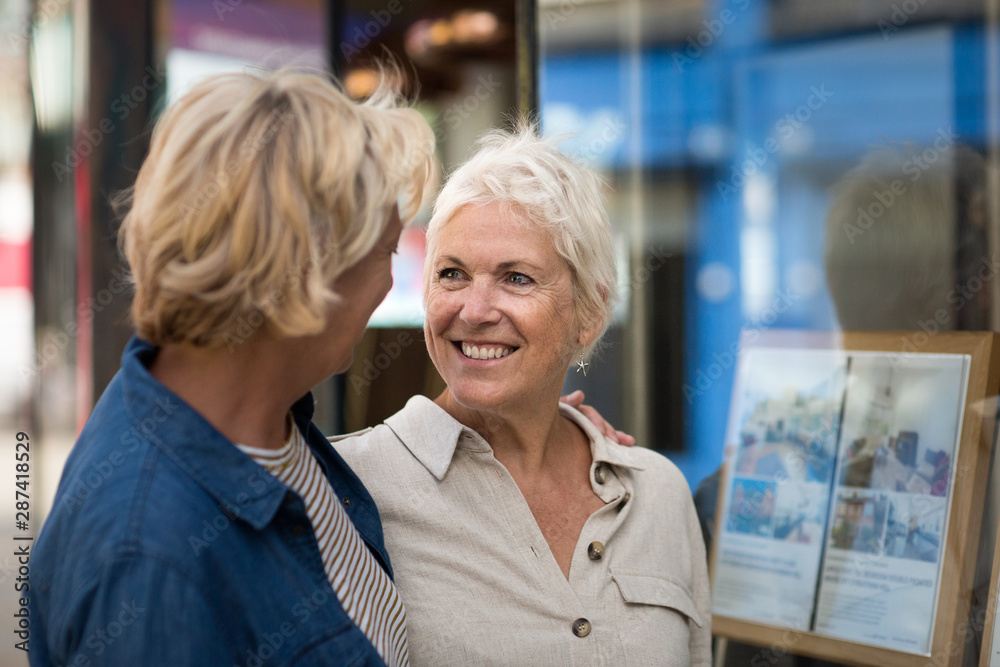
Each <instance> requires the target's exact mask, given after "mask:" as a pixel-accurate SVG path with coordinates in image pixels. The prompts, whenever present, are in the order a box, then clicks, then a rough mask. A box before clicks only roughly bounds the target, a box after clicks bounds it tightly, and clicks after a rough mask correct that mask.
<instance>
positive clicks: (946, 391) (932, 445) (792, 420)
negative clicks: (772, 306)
mask: <svg viewBox="0 0 1000 667" xmlns="http://www.w3.org/2000/svg"><path fill="white" fill-rule="evenodd" d="M998 388H1000V348H998V340H997V338H996V337H995V336H994V335H993V334H992V333H968V332H924V331H921V332H886V333H846V332H845V333H842V334H841V333H837V334H823V333H817V332H789V331H783V332H766V333H761V332H751V333H749V334H746V335H744V338H743V340H742V341H741V346H740V354H739V367H738V369H737V374H736V380H735V383H734V389H733V401H732V404H731V410H730V419H729V428H728V430H727V436H726V464H725V466H726V467H725V472H724V474H723V475H722V481H721V484H720V489H719V501H718V507H719V508H720V509H719V512H718V515H717V517H716V536H717V537H716V544H715V546H714V549H713V552H712V562H711V571H712V586H713V620H712V623H713V632H714V633H715V634H716V635H718V636H721V637H726V638H729V639H734V640H739V641H741V642H746V643H749V644H754V645H758V646H761V647H762V650H768V649H776V648H780V650H781V651H782V652H791V653H796V654H803V655H810V656H815V657H819V658H824V659H827V660H831V661H836V662H842V663H848V664H855V665H871V666H873V667H874V666H879V667H891V666H896V665H899V666H910V665H914V666H915V665H926V664H928V660H929V659H931V660H933V664H935V665H939V666H946V665H959V664H961V662H962V652H963V651H962V649H963V648H964V645H965V633H966V631H967V629H968V614H969V596H970V592H971V589H972V578H973V571H974V568H975V559H976V553H977V547H978V537H979V528H980V521H981V517H982V509H983V497H984V493H985V488H986V478H987V472H988V467H989V461H990V450H991V447H992V442H993V428H994V415H995V397H996V395H997V392H998ZM998 562H1000V561H998ZM993 581H994V591H993V597H992V598H991V599H995V596H996V591H995V587H996V581H997V571H996V569H995V570H994V577H993ZM991 611H992V610H991ZM990 620H991V621H992V617H991V619H990ZM990 627H992V626H990ZM984 664H985V663H984Z"/></svg>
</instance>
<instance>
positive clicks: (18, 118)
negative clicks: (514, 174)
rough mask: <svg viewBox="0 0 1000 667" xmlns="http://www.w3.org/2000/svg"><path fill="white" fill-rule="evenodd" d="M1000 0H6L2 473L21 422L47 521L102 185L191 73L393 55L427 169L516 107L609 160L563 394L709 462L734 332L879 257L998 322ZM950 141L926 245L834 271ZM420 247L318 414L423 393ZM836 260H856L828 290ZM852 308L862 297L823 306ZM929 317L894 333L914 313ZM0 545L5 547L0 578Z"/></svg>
mask: <svg viewBox="0 0 1000 667" xmlns="http://www.w3.org/2000/svg"><path fill="white" fill-rule="evenodd" d="M998 5H1000V2H998V1H997V0H824V1H823V2H816V1H814V0H426V1H424V0H348V1H346V2H339V1H337V0H334V1H332V2H322V1H320V0H285V1H282V2H279V1H277V0H215V1H214V2H209V1H208V0H145V1H140V2H135V1H132V2H126V1H125V0H36V1H35V2H29V0H0V26H2V33H3V34H2V35H0V65H2V67H0V318H2V319H0V321H2V328H0V427H2V429H3V430H2V432H0V433H2V437H3V438H4V442H6V443H8V447H7V448H6V449H4V451H8V452H11V455H10V456H7V457H5V459H6V458H9V459H11V461H7V460H2V461H0V474H3V475H7V472H8V467H10V468H11V472H10V475H7V476H6V477H3V478H0V479H6V478H8V477H9V478H11V479H12V475H13V472H12V459H13V455H12V452H13V437H14V433H15V432H16V431H25V432H28V433H29V434H30V436H31V442H32V444H33V445H34V447H33V448H32V454H33V456H32V475H33V478H32V509H33V513H32V520H33V523H34V527H35V529H36V530H37V528H38V527H39V526H40V525H41V519H42V518H43V517H44V514H45V510H46V507H47V504H48V503H50V502H51V500H50V499H51V497H52V496H53V494H54V492H55V486H56V484H57V482H58V476H59V472H60V470H61V467H62V462H63V461H64V460H65V457H66V455H67V453H68V451H69V448H70V447H71V446H72V443H73V441H74V439H75V436H76V434H77V432H78V430H79V429H80V427H81V426H82V424H83V422H84V421H85V419H86V417H87V415H88V414H89V412H90V409H91V408H92V406H93V404H94V401H95V400H96V399H97V397H98V396H99V395H100V393H101V392H102V390H103V389H104V387H105V386H106V385H107V383H108V381H109V380H110V378H111V377H112V375H113V374H114V373H115V372H116V370H117V368H118V365H119V357H120V354H121V351H122V349H123V348H124V345H125V343H126V341H127V340H128V337H129V336H130V333H131V328H130V325H129V323H128V319H127V311H128V305H129V290H128V289H127V288H126V287H125V283H124V280H123V276H124V273H123V272H124V271H125V267H124V266H123V265H122V263H121V259H120V256H119V254H118V252H117V248H116V239H115V234H116V230H117V221H116V219H115V216H114V215H113V213H112V211H111V208H110V205H109V202H108V197H109V195H111V194H112V193H114V192H116V191H119V190H121V189H122V188H125V187H127V186H128V185H130V183H131V182H132V180H133V179H134V176H135V173H136V170H137V169H138V167H139V165H140V164H141V162H142V159H143V156H144V154H145V150H146V148H147V146H148V140H149V130H150V128H151V126H152V123H153V122H154V121H155V119H156V117H157V113H158V112H159V111H160V110H161V109H162V108H163V106H164V105H165V104H166V103H168V102H169V101H170V100H172V99H175V98H176V97H177V96H178V95H179V94H181V93H182V92H183V91H184V90H185V89H186V88H187V87H188V86H189V85H190V84H191V82H192V81H194V80H196V79H198V78H199V77H201V76H204V75H206V74H208V73H212V72H219V71H227V70H234V69H236V70H238V69H243V68H247V67H250V68H257V67H263V68H273V67H278V66H282V65H287V64H293V65H297V66H301V67H307V68H314V69H322V70H328V71H330V72H332V73H333V74H334V75H335V76H337V77H338V78H339V79H340V80H341V81H342V83H343V85H344V86H345V87H346V89H347V90H348V91H349V92H350V93H351V94H352V95H355V96H358V97H363V96H365V95H366V94H367V93H368V92H369V91H370V90H371V87H372V85H373V81H374V80H375V69H374V66H375V64H376V63H377V61H378V60H379V59H384V58H385V57H387V55H392V56H394V57H395V58H396V59H398V61H399V62H401V63H403V64H404V68H403V71H404V75H405V76H406V77H407V80H406V81H405V82H404V85H405V87H406V88H407V89H408V90H409V92H410V93H411V94H412V95H413V96H415V97H416V98H417V100H418V102H417V105H418V108H419V109H420V111H421V112H422V113H423V114H424V115H425V116H426V118H427V119H428V121H429V122H430V123H431V124H432V126H433V127H434V128H435V130H436V133H437V137H438V141H439V157H440V159H441V161H442V163H443V165H444V167H445V170H446V171H447V170H450V169H451V168H453V167H454V166H456V165H457V164H458V163H460V162H461V161H462V160H463V159H464V158H465V157H466V156H468V155H469V154H470V152H471V151H472V150H473V147H474V140H475V138H476V137H477V136H478V135H480V134H481V133H482V132H483V131H484V130H486V129H488V128H490V127H494V126H497V125H504V124H507V123H509V122H510V119H511V117H512V114H515V113H518V112H520V113H531V114H535V115H536V116H537V118H539V120H540V122H541V125H542V127H543V129H544V131H545V132H546V133H551V134H559V133H567V134H568V136H567V138H566V140H565V143H564V147H565V148H566V149H567V150H569V151H572V152H574V153H575V154H576V155H577V156H578V157H579V158H580V159H581V160H583V161H585V162H586V163H588V164H590V165H591V166H592V167H593V168H595V169H597V170H598V171H600V172H601V173H602V174H603V175H604V176H605V178H606V179H607V181H608V184H609V186H610V187H609V190H608V194H609V209H610V212H611V218H612V221H613V223H614V225H615V231H616V242H617V250H618V255H619V261H620V269H621V276H622V278H621V288H622V290H621V291H622V301H621V304H620V306H619V308H618V311H617V321H616V323H615V326H614V327H613V328H612V330H611V331H610V333H609V336H608V340H609V344H608V346H607V347H606V349H605V351H604V352H603V354H602V356H601V357H600V358H599V359H597V360H596V361H595V363H594V365H593V367H592V372H591V373H590V374H589V375H588V376H587V377H586V378H584V377H582V376H577V375H573V374H571V375H570V376H569V377H568V379H567V389H574V388H582V389H584V390H585V391H586V392H587V398H588V402H589V403H591V404H593V405H595V406H596V407H598V409H599V410H600V411H601V412H602V413H603V414H604V415H605V416H606V417H607V418H608V419H609V420H610V421H612V422H613V423H614V424H615V425H617V426H618V427H619V428H623V429H625V430H627V431H629V432H631V433H633V434H635V435H636V436H637V437H638V441H639V443H640V444H642V445H646V446H650V447H653V448H655V449H658V450H661V451H663V452H664V453H665V454H666V455H667V456H669V457H670V458H671V459H672V460H673V461H674V462H675V463H676V464H677V465H678V466H679V467H680V468H681V470H682V471H683V472H684V473H685V475H686V476H687V479H688V481H689V482H690V483H691V485H692V487H694V486H696V485H697V484H698V482H699V481H700V480H701V479H702V478H704V477H705V476H707V475H708V474H710V473H711V472H712V471H714V470H715V468H716V467H717V466H718V465H719V463H720V461H721V456H722V447H723V438H724V434H725V428H726V421H727V416H728V411H729V399H730V392H731V389H732V380H733V373H734V369H735V366H736V358H737V356H738V353H739V346H740V343H739V341H740V336H741V332H745V331H757V330H762V329H771V328H780V329H809V330H813V329H819V330H831V329H836V328H838V327H839V326H841V324H843V326H844V327H845V328H887V327H886V326H882V324H881V320H880V319H879V313H881V312H883V311H884V310H885V309H886V308H892V304H893V303H899V302H900V300H905V298H906V295H907V294H908V293H910V294H911V295H912V291H913V290H916V289H919V287H918V286H917V285H916V283H915V282H913V280H912V279H911V278H908V277H907V278H905V281H906V282H904V284H903V286H902V287H898V286H897V287H893V288H892V289H897V290H899V291H897V292H892V291H891V289H890V287H889V285H890V284H891V283H892V282H893V280H894V277H895V278H896V279H900V277H902V276H909V275H910V274H914V275H922V274H926V273H932V272H937V273H940V272H942V271H943V272H944V273H943V275H945V286H946V287H950V289H949V291H948V292H947V294H948V295H954V294H961V295H963V296H961V304H959V303H958V297H956V298H955V299H953V300H949V301H950V303H951V308H952V310H950V311H949V318H950V319H949V322H950V324H949V328H968V329H992V330H998V325H1000V312H998V308H997V307H996V303H995V300H993V299H991V298H990V295H991V294H992V293H993V290H994V286H995V285H996V283H997V280H998V277H997V274H998V271H997V270H996V268H991V269H990V270H989V271H988V272H986V273H985V274H984V273H983V272H982V271H981V269H980V267H981V266H989V267H996V266H997V265H996V259H997V254H996V253H997V250H998V244H1000V241H998V231H1000V226H998V222H1000V203H998V201H997V197H998V193H1000V188H997V187H995V186H996V182H995V178H996V173H997V172H996V170H995V167H996V166H997V163H998V160H1000V152H998V149H1000V48H998V46H1000V41H998V16H1000V10H998ZM887 145H888V146H903V147H905V150H906V151H909V152H908V153H907V155H910V156H911V157H910V158H909V159H908V160H907V161H905V162H904V163H902V164H899V165H897V167H898V170H897V172H898V173H897V175H898V178H897V177H896V176H891V177H890V176H884V177H882V180H878V178H876V179H875V180H873V181H870V183H872V185H870V186H868V185H865V186H863V188H862V189H864V188H868V189H870V190H871V192H870V193H868V192H867V190H866V191H865V192H862V193H861V194H862V195H864V196H866V197H867V199H862V200H861V201H859V202H858V210H857V211H854V209H853V207H852V208H851V209H850V210H849V213H850V215H849V216H848V218H850V220H851V221H853V222H852V223H851V224H848V225H847V226H844V225H842V226H841V227H839V228H837V230H835V231H834V232H831V231H830V225H829V224H828V220H827V218H828V211H829V210H830V209H831V205H832V203H833V202H834V198H835V196H836V193H837V188H838V187H840V186H841V185H842V183H843V181H844V179H845V176H848V175H849V174H851V173H852V170H853V169H855V168H856V167H857V166H858V164H859V163H862V162H863V161H864V160H865V158H866V156H868V155H869V154H870V153H871V151H872V150H873V148H874V147H877V146H887ZM959 146H961V150H962V151H965V152H968V153H969V154H971V155H973V156H975V159H976V160H978V161H979V162H981V163H982V164H983V165H985V166H986V167H988V168H989V169H987V170H984V171H983V172H982V176H981V179H980V180H981V181H982V182H981V183H979V185H978V186H976V188H977V189H976V190H975V191H974V192H971V193H970V192H966V191H960V190H961V188H960V187H959V186H957V185H956V186H955V187H954V188H953V191H954V197H955V205H954V206H952V207H951V208H950V209H949V208H948V207H946V211H945V213H944V214H942V215H941V216H940V223H941V224H940V226H941V229H943V230H944V232H943V236H941V235H940V234H938V235H935V234H928V233H924V232H921V231H920V230H919V229H915V230H911V231H905V232H904V234H905V235H906V236H907V237H908V242H909V243H910V244H912V245H913V246H914V247H915V248H916V251H915V252H914V253H912V254H911V255H907V256H906V257H905V258H903V259H899V258H898V257H897V259H896V263H887V264H883V265H880V272H879V271H875V272H871V271H867V272H866V271H863V270H861V269H860V268H859V266H858V265H856V264H852V263H851V262H850V261H849V262H848V263H847V264H846V265H835V268H834V269H831V268H830V266H828V265H829V264H830V261H829V260H828V259H827V255H828V254H829V253H830V252H833V250H832V249H833V247H834V246H838V247H839V246H844V244H845V242H846V246H845V247H848V248H849V249H855V250H861V249H863V248H864V247H865V246H866V244H869V247H870V248H876V247H882V246H876V243H875V242H876V239H877V238H878V237H879V233H878V232H877V231H873V232H871V233H869V231H868V230H869V229H877V228H878V224H877V223H878V222H879V220H880V219H882V218H883V216H886V211H887V210H888V209H889V208H891V206H892V201H890V200H889V199H888V198H889V197H893V200H894V198H895V197H899V196H901V195H899V194H895V195H894V194H893V192H894V191H893V190H892V184H893V183H894V182H895V181H896V180H900V182H901V184H902V185H901V187H902V188H903V190H904V191H907V190H910V189H912V188H916V187H919V185H920V184H921V182H922V180H923V179H924V176H925V175H927V174H931V173H940V171H941V170H942V169H944V170H945V173H946V174H950V175H952V176H953V177H954V182H955V183H958V182H959V181H960V180H961V179H960V176H961V174H960V173H959V172H960V171H962V169H963V167H962V166H961V165H960V164H959V163H958V162H957V161H956V160H955V159H954V154H955V153H956V149H958V147H959ZM899 173H901V175H899ZM928 180H929V179H928ZM866 183H868V182H867V181H866ZM838 184H840V185H838ZM897 190H898V188H897ZM887 192H888V193H889V194H886V193H887ZM970 198H971V199H973V200H974V204H975V207H974V208H975V213H974V214H973V213H968V211H967V209H966V207H965V205H964V202H966V200H967V199H970ZM880 211H881V212H880ZM866 216H867V217H866ZM427 217H428V213H427V211H424V212H423V213H422V214H421V216H420V219H419V220H418V222H426V220H427ZM886 219H888V216H886ZM852 230H853V231H852ZM841 232H843V234H841ZM855 232H857V233H855ZM942 239H943V240H942ZM921 249H923V250H924V251H926V252H922V251H921ZM931 250H933V251H934V252H931ZM422 253H423V236H422V233H421V231H420V228H419V225H418V226H417V227H415V228H413V229H411V230H409V231H407V232H406V233H405V235H404V237H403V240H402V245H401V253H400V255H399V257H398V258H397V261H396V262H395V265H394V269H393V271H394V278H395V287H394V288H393V292H392V293H391V294H390V296H389V297H388V298H387V300H386V302H385V303H384V304H383V305H382V307H380V309H379V310H378V311H377V312H376V314H375V316H374V317H373V319H372V322H371V327H370V329H369V331H368V333H367V334H366V337H365V339H364V341H363V342H362V344H361V345H360V346H359V349H358V353H357V354H356V357H355V363H354V366H353V368H352V369H351V370H350V371H349V372H348V373H346V374H344V375H343V376H340V377H338V378H335V379H333V380H332V381H330V382H329V383H327V384H325V385H324V386H322V387H318V388H317V390H316V395H317V401H318V408H319V412H318V418H319V421H320V423H321V426H322V427H323V428H325V429H326V430H327V432H329V433H335V432H342V431H345V430H354V429H357V428H360V427H363V426H367V425H370V424H373V423H377V422H379V421H381V420H382V419H383V418H385V417H386V416H388V415H390V414H392V413H393V412H395V411H396V410H398V409H399V408H400V407H402V405H403V404H404V402H405V400H406V398H408V397H409V396H410V395H412V394H413V393H418V392H420V393H427V394H430V395H435V394H436V392H437V391H439V390H440V389H441V381H440V378H438V377H437V375H436V373H435V372H434V369H433V367H432V366H431V365H430V363H429V361H428V359H427V355H426V352H425V350H424V346H423V339H422V331H421V324H422V310H421V306H420V285H421V268H422V256H423V255H422ZM876 263H877V262H876ZM869 264H871V262H870V261H869ZM845 266H846V268H845ZM837 267H839V268H837ZM969 267H972V269H970V268H969ZM869 268H871V267H869ZM998 268H1000V267H998ZM831 271H838V272H841V273H846V274H849V275H851V276H853V277H854V278H856V279H857V280H855V282H854V283H851V284H849V285H848V287H847V288H846V289H839V288H838V287H837V286H836V285H833V284H832V282H831V281H830V280H828V275H830V272H831ZM977 271H978V275H979V281H978V282H977V283H973V282H972V281H971V280H972V279H971V277H970V276H972V275H973V274H975V273H976V272H977ZM841 287H843V285H841ZM973 288H975V289H973ZM838 289H839V293H838V291H837V290H838ZM873 295H881V296H883V297H885V298H883V299H882V300H881V301H879V299H873V298H872V297H873ZM886 295H888V296H886ZM966 297H968V298H966ZM887 304H888V305H887ZM851 306H853V311H854V312H860V313H861V315H860V320H858V319H855V320H854V321H853V322H851V323H850V324H848V323H847V322H843V323H842V322H839V321H838V313H840V315H841V318H842V317H843V313H844V312H848V310H851V308H850V307H851ZM932 312H933V311H932ZM869 315H870V319H868V320H866V319H865V318H866V317H867V316H869ZM925 317H926V315H925V314H924V313H923V312H921V311H913V312H912V313H911V314H909V315H903V316H899V317H894V318H891V319H892V322H893V323H892V325H891V326H889V327H888V328H895V329H903V330H912V331H917V330H920V328H921V323H922V322H924V321H925V320H924V318H925ZM8 505H10V506H11V507H12V506H13V502H12V501H11V502H10V503H8ZM0 509H2V510H3V511H6V507H5V506H0ZM0 533H3V534H6V529H0ZM986 535H987V537H988V539H990V540H992V537H993V535H994V533H992V532H990V531H987V532H986ZM990 544H991V545H992V541H991V542H990ZM12 567H13V559H11V558H8V560H6V561H4V560H3V557H0V590H2V591H3V595H7V594H8V590H7V589H9V588H10V577H11V572H12ZM10 651H11V649H10V648H9V646H8V645H7V644H4V645H3V646H0V662H2V663H3V664H20V663H18V662H16V661H17V660H20V659H21V658H22V657H23V656H19V655H18V654H17V653H16V652H13V653H11V652H10ZM8 658H9V660H10V661H12V662H9V661H8Z"/></svg>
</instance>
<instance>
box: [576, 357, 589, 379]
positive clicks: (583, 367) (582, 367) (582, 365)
mask: <svg viewBox="0 0 1000 667" xmlns="http://www.w3.org/2000/svg"><path fill="white" fill-rule="evenodd" d="M589 365H590V364H589V363H588V362H587V361H585V360H584V358H583V352H581V353H580V361H578V362H576V372H577V373H579V372H580V371H583V377H587V366H589Z"/></svg>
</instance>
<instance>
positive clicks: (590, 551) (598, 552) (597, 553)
mask: <svg viewBox="0 0 1000 667" xmlns="http://www.w3.org/2000/svg"><path fill="white" fill-rule="evenodd" d="M587 556H589V557H590V560H601V559H602V558H604V545H603V544H601V543H600V542H597V541H596V540H595V541H594V542H591V543H590V545H589V546H588V547H587Z"/></svg>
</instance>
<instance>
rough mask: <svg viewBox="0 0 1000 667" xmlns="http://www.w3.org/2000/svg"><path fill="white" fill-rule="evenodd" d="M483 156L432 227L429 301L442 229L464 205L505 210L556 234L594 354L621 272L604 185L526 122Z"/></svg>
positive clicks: (444, 200) (494, 139)
mask: <svg viewBox="0 0 1000 667" xmlns="http://www.w3.org/2000/svg"><path fill="white" fill-rule="evenodd" d="M479 146H480V148H479V151H478V152H477V153H476V154H475V155H473V156H472V157H471V158H470V159H469V161H468V162H466V163H465V164H463V165H462V166H461V167H459V168H458V169H457V170H455V171H454V172H453V173H452V174H451V176H450V177H449V178H448V181H447V183H445V185H444V187H443V188H442V189H441V192H440V194H439V195H438V198H437V201H436V202H435V204H434V213H433V215H432V216H431V221H430V223H429V225H428V228H427V257H426V260H425V263H424V294H425V296H426V293H427V289H428V287H429V286H430V275H431V272H432V269H431V264H432V262H433V257H434V251H435V248H436V245H437V237H438V234H439V233H440V231H441V229H442V228H443V227H444V226H445V225H447V224H448V222H450V221H451V219H452V218H454V217H455V215H456V214H457V213H458V211H459V210H460V209H461V208H462V207H465V206H484V205H488V204H493V203H498V204H500V205H501V207H502V208H503V210H505V211H510V212H511V213H513V214H514V215H517V216H518V217H519V218H523V219H524V220H525V221H526V222H528V223H530V224H535V225H538V226H540V227H542V228H544V229H546V230H548V231H549V233H550V234H551V235H552V242H553V245H554V247H555V250H556V252H557V253H558V254H559V256H560V257H562V258H563V260H565V262H566V265H567V266H568V267H569V271H570V275H571V276H572V282H573V292H574V300H573V303H574V306H575V309H576V317H577V321H578V322H580V324H581V326H582V327H583V328H591V327H596V328H597V335H596V336H595V337H594V340H592V341H590V343H589V344H588V345H587V346H586V348H585V349H584V354H585V356H587V357H588V358H589V357H590V356H591V355H592V354H593V351H594V349H595V348H596V346H597V343H598V342H599V341H600V340H601V337H602V336H603V335H604V332H605V331H606V330H607V328H608V326H609V324H610V323H611V319H612V311H613V308H614V303H615V299H616V298H617V291H616V288H617V267H616V265H615V250H614V241H613V239H612V234H611V223H610V221H609V220H608V213H607V210H606V209H605V205H604V187H605V184H604V182H603V180H602V179H601V178H600V177H599V176H598V175H597V174H595V173H594V172H592V171H591V170H589V169H587V168H586V167H584V166H582V165H580V164H578V163H577V162H575V161H574V160H573V159H572V158H570V157H569V156H567V155H565V154H563V153H562V152H561V151H560V150H559V148H558V146H557V145H556V141H555V140H554V139H543V138H540V137H539V136H538V133H537V129H536V127H535V126H534V125H533V124H531V123H528V122H525V121H521V122H519V123H518V124H517V129H515V130H514V131H513V132H508V131H504V130H493V131H491V132H488V133H487V134H486V135H485V136H484V137H483V138H482V139H480V140H479Z"/></svg>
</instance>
